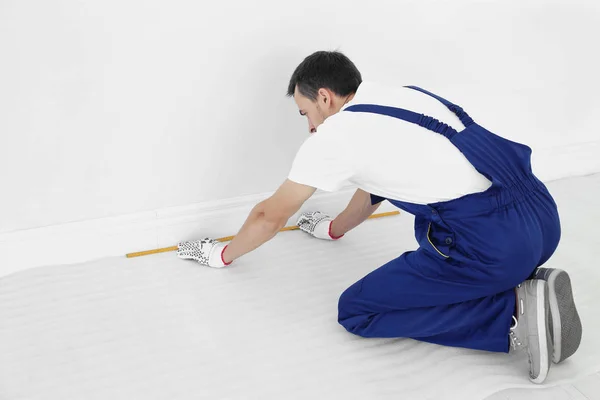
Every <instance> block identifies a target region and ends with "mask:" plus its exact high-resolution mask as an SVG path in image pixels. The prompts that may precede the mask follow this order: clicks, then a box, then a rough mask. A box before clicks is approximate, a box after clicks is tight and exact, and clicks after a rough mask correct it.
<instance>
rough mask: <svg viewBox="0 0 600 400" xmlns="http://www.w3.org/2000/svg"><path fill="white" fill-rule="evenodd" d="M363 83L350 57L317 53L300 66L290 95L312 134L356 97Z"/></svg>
mask: <svg viewBox="0 0 600 400" xmlns="http://www.w3.org/2000/svg"><path fill="white" fill-rule="evenodd" d="M361 82H362V77H361V75H360V72H359V71H358V69H357V68H356V66H355V65H354V63H352V61H350V59H348V57H346V56H345V55H343V54H342V53H340V52H337V51H317V52H316V53H313V54H311V55H310V56H308V57H306V58H305V59H304V61H302V63H300V65H298V67H297V68H296V70H295V71H294V73H293V74H292V78H291V79H290V84H289V85H288V90H287V95H288V96H290V97H291V96H293V97H294V100H295V101H296V104H297V105H298V108H299V110H300V114H301V115H304V116H306V117H307V118H308V129H309V131H310V132H311V133H313V132H316V131H317V127H318V126H319V125H321V124H322V123H323V121H325V120H326V119H327V118H328V117H330V116H332V115H333V114H335V113H337V112H339V111H340V109H341V108H342V107H343V106H344V104H346V103H347V102H348V101H350V100H351V99H352V97H354V94H355V93H356V90H357V89H358V86H359V85H360V84H361Z"/></svg>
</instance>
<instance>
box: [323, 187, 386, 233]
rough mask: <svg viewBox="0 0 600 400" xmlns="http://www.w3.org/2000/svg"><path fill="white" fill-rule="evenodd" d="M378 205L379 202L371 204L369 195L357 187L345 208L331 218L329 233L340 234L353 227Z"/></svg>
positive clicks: (369, 214) (367, 216)
mask: <svg viewBox="0 0 600 400" xmlns="http://www.w3.org/2000/svg"><path fill="white" fill-rule="evenodd" d="M380 205H381V203H378V204H375V205H372V204H371V195H370V194H369V193H367V192H365V191H363V190H360V189H358V190H357V191H356V193H354V196H352V199H351V200H350V203H348V206H347V207H346V209H345V210H344V211H342V212H341V213H340V214H339V215H338V216H337V217H336V218H335V219H334V220H333V222H332V224H331V235H332V236H335V237H337V236H341V235H343V234H345V233H346V232H348V231H350V230H352V229H354V228H355V227H357V226H358V225H360V224H361V223H363V222H364V221H365V220H366V219H367V218H369V216H371V214H373V213H374V212H375V210H377V209H378V208H379V206H380Z"/></svg>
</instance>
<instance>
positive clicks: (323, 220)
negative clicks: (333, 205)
mask: <svg viewBox="0 0 600 400" xmlns="http://www.w3.org/2000/svg"><path fill="white" fill-rule="evenodd" d="M332 222H333V218H331V217H330V216H328V215H326V214H323V213H322V212H320V211H314V212H304V213H302V214H301V215H300V217H299V218H298V222H297V223H296V225H298V227H299V228H300V229H301V230H303V231H304V232H306V233H309V234H311V235H313V236H314V237H316V238H319V239H325V240H337V239H339V238H341V237H342V236H344V235H341V236H337V237H336V236H333V235H332V234H331V223H332Z"/></svg>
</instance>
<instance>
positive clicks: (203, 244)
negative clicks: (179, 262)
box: [177, 238, 231, 268]
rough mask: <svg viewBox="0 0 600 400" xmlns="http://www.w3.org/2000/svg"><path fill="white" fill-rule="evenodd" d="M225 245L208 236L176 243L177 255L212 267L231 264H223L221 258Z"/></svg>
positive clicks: (223, 261)
mask: <svg viewBox="0 0 600 400" xmlns="http://www.w3.org/2000/svg"><path fill="white" fill-rule="evenodd" d="M225 247H227V245H225V244H224V243H221V242H218V241H216V240H214V239H210V238H204V239H202V240H192V241H189V242H180V243H179V244H178V245H177V257H179V258H182V259H184V260H194V261H197V262H198V263H200V264H202V265H207V266H209V267H213V268H223V267H224V266H226V265H229V264H231V263H228V264H225V260H224V259H223V252H224V251H225Z"/></svg>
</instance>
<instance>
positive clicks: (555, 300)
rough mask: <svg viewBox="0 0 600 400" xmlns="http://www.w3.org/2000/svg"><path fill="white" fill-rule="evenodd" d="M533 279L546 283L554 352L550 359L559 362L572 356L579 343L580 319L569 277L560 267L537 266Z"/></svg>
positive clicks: (580, 332)
mask: <svg viewBox="0 0 600 400" xmlns="http://www.w3.org/2000/svg"><path fill="white" fill-rule="evenodd" d="M533 279H543V280H545V281H546V282H547V283H548V293H549V296H550V297H549V302H550V313H551V314H552V337H553V340H554V354H553V356H552V361H554V362H555V363H559V362H561V361H564V360H565V359H567V358H569V357H570V356H572V355H573V354H574V353H575V352H576V351H577V349H578V348H579V344H580V343H581V334H582V327H581V319H580V318H579V314H578V313H577V308H576V307H575V300H574V298H573V290H572V288H571V279H570V278H569V274H567V273H566V272H565V271H563V270H561V269H555V268H538V269H537V270H536V271H535V273H534V276H533Z"/></svg>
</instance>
